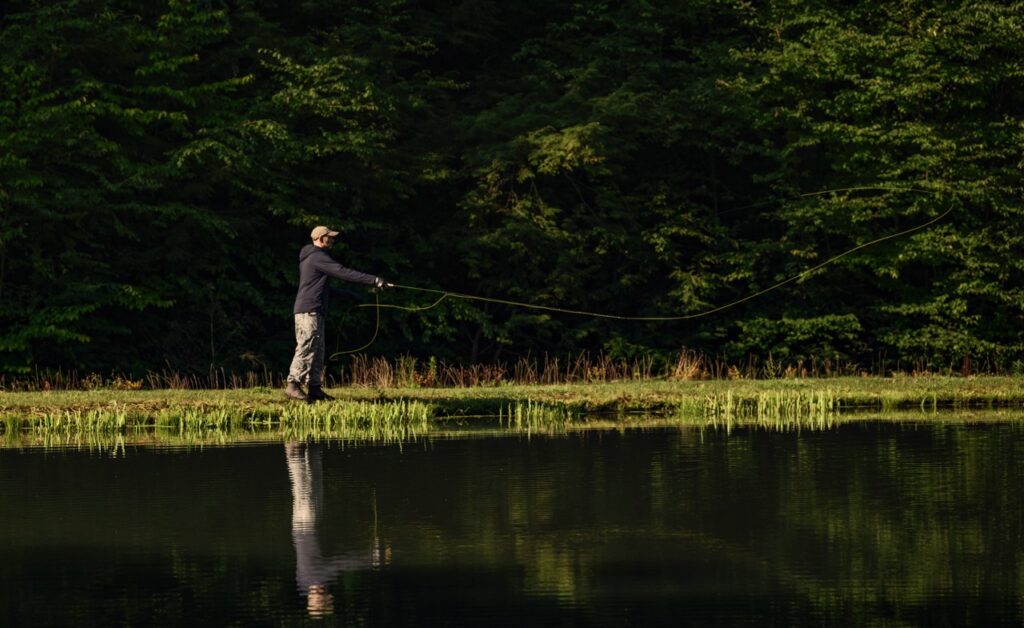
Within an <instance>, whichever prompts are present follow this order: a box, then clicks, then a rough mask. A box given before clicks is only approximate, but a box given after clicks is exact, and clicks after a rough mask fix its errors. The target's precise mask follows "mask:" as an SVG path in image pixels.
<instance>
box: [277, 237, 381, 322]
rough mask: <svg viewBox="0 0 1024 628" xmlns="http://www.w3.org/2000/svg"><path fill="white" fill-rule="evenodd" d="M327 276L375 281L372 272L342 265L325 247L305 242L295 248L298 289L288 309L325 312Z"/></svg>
mask: <svg viewBox="0 0 1024 628" xmlns="http://www.w3.org/2000/svg"><path fill="white" fill-rule="evenodd" d="M328 277H336V278H338V279H342V280H344V281H353V282H355V283H365V284H367V285H370V286H372V285H373V284H374V283H375V282H376V281H377V277H376V276H374V275H367V274H366V273H361V272H359V271H356V270H352V269H351V268H345V267H344V266H342V265H341V264H339V263H338V262H336V261H334V259H333V258H332V257H331V256H330V255H328V254H327V251H325V250H323V249H321V248H319V247H317V246H314V245H312V244H307V245H306V246H304V247H302V250H301V251H299V292H298V294H296V295H295V307H294V308H293V309H292V312H293V313H295V314H301V313H303V312H320V313H323V312H325V311H326V310H327V300H328V298H327V297H328V291H329V290H330V287H329V286H328V285H327V278H328Z"/></svg>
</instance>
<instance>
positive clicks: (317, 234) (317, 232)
mask: <svg viewBox="0 0 1024 628" xmlns="http://www.w3.org/2000/svg"><path fill="white" fill-rule="evenodd" d="M325 235H326V236H331V237H332V238H333V237H337V235H338V232H337V231H332V230H330V229H328V228H327V227H325V226H323V225H320V226H319V227H313V232H312V233H310V234H309V237H311V238H313V239H314V240H319V239H320V238H322V237H324V236H325Z"/></svg>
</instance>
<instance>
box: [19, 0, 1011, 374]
mask: <svg viewBox="0 0 1024 628" xmlns="http://www.w3.org/2000/svg"><path fill="white" fill-rule="evenodd" d="M1022 16H1024V3H1020V2H1016V3H995V2H972V3H935V2H923V1H918V0H912V1H909V2H904V3H899V4H893V3H885V2H871V1H862V2H856V3H847V6H846V7H845V8H841V9H840V8H836V7H835V6H833V5H832V4H831V3H818V2H811V3H783V2H779V3H765V4H762V3H757V4H754V5H750V4H748V3H744V2H739V1H736V2H724V3H723V2H717V1H711V0H696V1H694V2H690V3H683V4H680V3H647V2H641V1H637V2H621V3H620V2H586V3H494V2H489V1H486V0H465V1H464V2H461V3H444V2H407V1H402V0H374V1H371V2H331V3H328V2H303V3H285V2H272V1H258V0H236V1H233V2H216V1H214V2H209V1H208V2H189V1H185V0H168V1H166V2H141V1H139V0H61V1H56V2H34V1H29V0H22V1H14V2H8V3H5V5H4V7H3V8H2V9H0V20H2V22H0V58H2V62H0V84H2V89H0V370H2V371H6V372H12V373H17V372H24V371H26V370H29V369H31V368H33V367H50V368H52V367H61V368H77V369H83V370H98V371H110V370H116V371H119V372H136V373H138V372H142V371H145V370H148V369H162V368H168V367H169V368H172V369H178V370H183V371H190V370H191V371H206V370H208V369H211V368H214V369H220V368H225V369H229V370H238V369H246V368H259V369H262V368H269V369H270V370H273V371H280V370H284V369H285V367H286V365H287V361H288V359H289V357H290V353H291V349H292V342H293V339H292V328H291V301H292V298H293V296H294V289H295V279H296V266H295V265H296V253H297V251H298V248H299V247H300V246H301V245H302V244H304V243H305V242H307V241H308V240H307V238H308V232H309V229H310V228H311V227H312V226H313V225H315V224H320V223H323V224H328V225H332V226H335V227H336V228H341V229H342V230H343V236H342V238H341V243H339V244H338V245H337V246H336V247H335V250H334V251H333V253H334V255H335V257H337V258H338V259H339V261H341V262H342V263H344V264H346V265H348V266H351V267H353V268H356V269H358V270H363V271H366V272H371V273H375V274H380V275H383V276H385V277H387V278H388V279H390V280H391V281H394V282H397V283H400V284H404V285H412V286H422V287H428V288H442V289H447V290H456V291H461V292H466V293H470V294H478V295H487V296H493V297H499V298H505V299H513V300H520V301H528V302H532V303H538V304H544V305H549V306H557V307H565V308H572V309H577V310H588V311H598V312H605V313H612V314H620V315H639V316H650V315H679V314H694V313H699V312H702V311H705V310H708V309H710V308H712V307H715V306H718V305H721V304H725V303H729V302H732V301H735V300H737V299H740V298H742V297H744V296H747V295H750V294H752V293H754V292H757V291H759V290H763V289H764V288H767V287H769V286H771V285H774V284H775V283H777V282H779V281H781V280H783V279H786V278H788V277H792V276H794V275H796V274H797V273H800V272H801V271H803V270H805V269H807V268H809V267H812V266H814V265H816V264H819V263H821V262H823V261H825V260H826V259H829V258H831V257H832V256H834V255H837V254H839V253H842V252H844V251H846V250H849V249H852V248H854V247H856V246H858V245H861V244H864V243H866V242H870V241H873V240H875V239H877V238H880V237H883V236H886V235H888V234H892V233H896V232H899V231H902V230H905V229H908V228H911V227H914V226H915V225H920V224H924V223H926V222H927V221H929V220H931V219H933V218H935V217H937V216H940V215H942V214H943V213H944V212H946V211H947V210H951V211H949V213H948V215H946V216H945V217H944V218H943V219H942V220H941V221H939V222H938V223H936V224H935V225H934V226H933V227H930V228H929V229H926V230H921V231H917V232H914V233H912V234H909V235H907V236H905V237H901V238H896V239H892V240H887V241H885V242H884V243H881V244H878V245H877V246H872V247H868V248H864V249H861V250H858V251H856V252H854V253H852V254H850V255H848V256H844V257H842V258H841V259H839V260H837V261H836V263H834V264H831V265H829V266H827V267H825V268H823V269H821V270H819V271H815V272H814V273H812V274H810V275H808V276H807V277H804V278H803V279H801V280H800V281H797V282H793V283H789V284H787V285H785V286H783V287H781V288H779V289H777V290H774V291H771V292H769V293H767V294H765V295H763V296H761V297H758V298H756V299H753V300H750V301H748V302H745V303H743V304H741V305H738V306H737V307H735V308H730V309H727V310H725V311H722V312H720V313H716V314H714V315H712V316H708V317H703V318H697V319H694V320H691V321H685V322H643V323H641V322H626V321H615V320H606V319H593V318H587V317H581V316H573V315H563V314H552V313H538V312H537V311H535V310H523V309H517V308H512V307H508V306H502V305H497V304H493V303H477V302H467V301H458V300H447V301H445V302H444V303H442V304H441V305H439V306H438V307H436V308H433V309H431V310H429V311H426V312H423V313H419V314H415V313H404V312H397V311H394V310H385V311H383V312H382V315H381V317H382V319H381V331H380V334H379V338H378V340H377V341H376V343H375V344H374V345H373V346H372V347H371V348H370V349H369V351H371V352H376V353H380V354H385V355H396V354H399V353H411V354H413V355H418V356H423V357H425V356H430V355H436V356H439V357H440V358H442V359H445V360H457V361H463V362H480V361H491V360H503V359H506V358H510V357H515V356H522V355H526V354H527V353H532V354H534V355H538V354H543V353H544V352H548V353H556V352H564V351H581V350H591V351H604V352H606V353H608V354H611V355H614V356H620V357H628V356H634V355H639V354H643V353H647V352H653V353H656V354H662V355H667V354H669V353H671V352H675V351H677V350H678V349H679V347H681V346H688V347H693V348H697V349H699V350H702V351H705V352H708V353H711V354H720V355H725V356H728V357H729V358H730V359H737V358H740V357H743V356H746V355H754V356H760V357H761V358H765V357H767V356H768V355H772V356H773V357H774V359H777V360H783V361H787V362H796V361H799V360H811V359H817V360H822V359H826V358H827V359H830V360H835V359H837V358H838V359H840V360H843V361H846V362H859V363H861V364H863V365H868V364H875V363H877V362H879V361H880V360H886V361H888V362H890V363H892V364H895V362H896V360H898V359H899V360H903V361H904V363H906V362H909V361H916V362H917V363H919V364H922V365H926V366H930V367H943V366H948V365H949V364H952V363H955V364H957V365H959V364H961V363H962V361H964V360H965V358H967V359H971V360H974V361H978V360H986V361H988V362H989V364H991V365H993V366H996V367H998V368H1004V369H1017V370H1024V254H1022V251H1024V235H1022V233H1021V229H1020V225H1021V224H1022V219H1024V203H1022V199H1021V190H1022V185H1021V183H1022V179H1021V164H1022V155H1021V149H1020V147H1021V146H1024V116H1022V114H1021V111H1024V107H1022V105H1024V82H1022V78H1024V17H1022ZM382 299H384V300H385V301H386V302H389V303H402V304H407V305H413V304H419V305H422V304H424V300H425V299H424V297H423V295H421V294H416V293H413V292H409V291H402V290H396V291H392V292H389V293H386V294H385V295H383V297H382ZM367 300H368V301H369V300H372V298H371V297H367ZM428 302H429V300H428ZM351 305H352V304H351V303H350V304H337V305H336V307H334V308H333V310H332V312H331V316H332V322H331V324H330V325H329V332H330V338H329V348H331V349H345V348H350V347H353V346H357V345H359V344H361V343H362V342H364V341H365V340H366V339H368V338H369V337H370V336H371V335H372V333H373V329H374V323H375V321H374V314H373V311H372V310H371V309H366V308H354V307H350V306H351Z"/></svg>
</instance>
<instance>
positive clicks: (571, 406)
mask: <svg viewBox="0 0 1024 628" xmlns="http://www.w3.org/2000/svg"><path fill="white" fill-rule="evenodd" d="M330 392H331V394H333V395H335V396H336V397H337V398H338V400H337V401H334V402H328V403H317V404H312V405H308V404H302V403H296V402H290V401H287V400H285V399H284V397H283V396H282V393H281V391H280V390H275V389H269V388H251V389H234V390H136V391H130V390H93V391H60V392H19V393H9V392H5V393H0V432H3V433H5V434H8V435H10V434H14V433H18V432H22V431H24V430H34V431H39V432H43V433H47V434H68V435H73V434H83V433H95V432H107V431H125V430H129V429H135V428H140V427H159V428H162V429H177V430H179V431H183V430H186V429H188V430H200V429H213V430H220V431H231V432H238V431H239V430H246V429H248V430H268V429H274V430H293V431H294V432H295V433H300V434H317V433H320V434H325V435H330V434H337V435H341V434H344V433H346V431H348V432H351V433H352V434H360V435H362V434H369V435H370V436H372V437H374V438H382V439H388V438H390V439H396V440H397V439H401V438H403V437H404V436H407V435H413V434H421V433H425V431H426V429H427V426H428V424H429V423H430V422H431V421H434V420H437V419H441V418H444V417H467V420H471V418H472V417H481V416H492V417H493V416H500V417H501V421H502V424H503V426H504V427H505V428H506V429H522V430H538V429H542V428H544V427H545V426H548V427H550V426H559V425H562V424H565V423H566V422H568V421H571V420H574V419H576V418H579V417H582V416H591V415H595V414H604V415H611V416H616V417H624V416H627V415H630V414H646V415H652V414H653V415H658V416H660V417H669V418H674V419H675V420H684V419H685V420H690V421H696V422H698V423H701V422H702V423H704V424H720V423H727V424H734V423H744V424H764V425H769V424H776V425H781V424H783V423H785V422H787V421H788V422H793V421H795V422H797V423H798V424H802V425H812V424H816V425H825V424H826V423H827V422H828V421H832V420H834V419H835V417H837V416H839V415H849V414H850V413H852V412H860V411H870V412H875V413H879V412H883V413H892V412H895V411H900V410H917V411H920V410H931V411H934V410H939V409H955V410H964V409H977V408H1010V409H1022V408H1024V378H1010V377H977V378H957V377H913V378H911V377H901V378H828V379H821V378H815V379H779V380H734V381H729V380H713V381H676V382H672V381H643V382H621V383H605V384H568V385H557V386H494V387H477V388H389V389H373V388H355V387H351V388H338V389H333V390H331V391H330ZM282 435H285V434H284V433H283V432H282Z"/></svg>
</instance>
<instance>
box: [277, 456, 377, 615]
mask: <svg viewBox="0 0 1024 628" xmlns="http://www.w3.org/2000/svg"><path fill="white" fill-rule="evenodd" d="M284 452H285V459H286V460H287V462H288V478H289V480H290V481H291V487H292V543H293V544H294V545H295V583H296V587H297V588H298V591H299V595H301V596H303V597H305V598H306V608H307V610H308V611H309V614H310V615H311V616H313V617H321V616H324V615H330V614H332V613H333V612H334V596H333V595H332V594H331V592H330V590H329V588H328V584H329V583H330V582H331V581H332V580H333V579H334V578H335V577H336V576H337V575H338V574H340V573H342V572H346V571H358V570H363V569H372V568H377V567H379V566H380V564H381V558H382V552H381V545H380V541H379V539H378V538H377V535H376V530H374V538H373V545H372V546H371V547H370V549H369V550H354V551H350V552H342V553H335V554H331V555H324V552H323V550H322V547H321V543H320V535H319V526H320V522H321V518H322V515H323V501H324V500H323V494H324V485H323V483H324V476H323V446H322V445H320V444H317V443H301V442H289V443H285V445H284ZM389 554H390V552H389V551H388V550H387V549H385V551H384V552H383V558H384V561H385V562H387V560H388V558H389Z"/></svg>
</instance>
